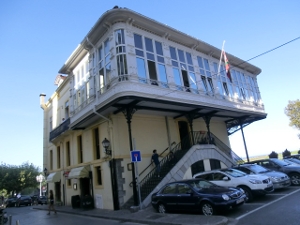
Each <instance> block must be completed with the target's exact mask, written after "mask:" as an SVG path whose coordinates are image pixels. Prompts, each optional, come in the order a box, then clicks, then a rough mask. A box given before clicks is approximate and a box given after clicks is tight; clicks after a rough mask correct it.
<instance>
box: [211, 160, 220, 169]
mask: <svg viewBox="0 0 300 225" xmlns="http://www.w3.org/2000/svg"><path fill="white" fill-rule="evenodd" d="M209 163H210V169H211V170H216V169H221V162H220V160H217V159H209Z"/></svg>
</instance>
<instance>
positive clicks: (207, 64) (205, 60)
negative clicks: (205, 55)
mask: <svg viewBox="0 0 300 225" xmlns="http://www.w3.org/2000/svg"><path fill="white" fill-rule="evenodd" d="M203 61H204V66H205V69H206V70H208V71H210V68H209V63H208V60H207V59H203Z"/></svg>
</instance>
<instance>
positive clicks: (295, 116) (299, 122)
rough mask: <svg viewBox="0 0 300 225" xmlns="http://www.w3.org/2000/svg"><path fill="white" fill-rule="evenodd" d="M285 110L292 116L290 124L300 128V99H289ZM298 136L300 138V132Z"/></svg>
mask: <svg viewBox="0 0 300 225" xmlns="http://www.w3.org/2000/svg"><path fill="white" fill-rule="evenodd" d="M284 112H285V114H286V115H287V116H288V117H289V118H290V123H289V125H290V126H291V127H295V128H297V129H298V130H300V100H299V99H297V100H295V101H289V104H288V105H287V106H286V107H285V110H284ZM298 137H299V138H300V134H298Z"/></svg>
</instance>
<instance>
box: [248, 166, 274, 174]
mask: <svg viewBox="0 0 300 225" xmlns="http://www.w3.org/2000/svg"><path fill="white" fill-rule="evenodd" d="M248 168H249V169H250V170H251V171H253V172H254V173H266V172H269V171H270V170H268V169H266V168H264V167H262V166H260V165H250V166H249V167H248Z"/></svg>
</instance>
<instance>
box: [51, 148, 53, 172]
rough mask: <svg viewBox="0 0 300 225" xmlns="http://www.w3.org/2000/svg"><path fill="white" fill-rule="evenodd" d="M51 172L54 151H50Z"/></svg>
mask: <svg viewBox="0 0 300 225" xmlns="http://www.w3.org/2000/svg"><path fill="white" fill-rule="evenodd" d="M50 170H53V151H52V150H50Z"/></svg>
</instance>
